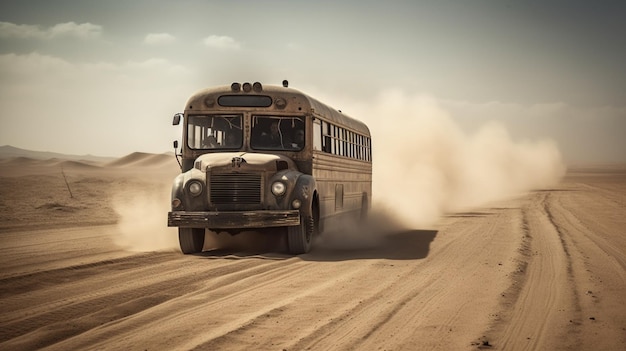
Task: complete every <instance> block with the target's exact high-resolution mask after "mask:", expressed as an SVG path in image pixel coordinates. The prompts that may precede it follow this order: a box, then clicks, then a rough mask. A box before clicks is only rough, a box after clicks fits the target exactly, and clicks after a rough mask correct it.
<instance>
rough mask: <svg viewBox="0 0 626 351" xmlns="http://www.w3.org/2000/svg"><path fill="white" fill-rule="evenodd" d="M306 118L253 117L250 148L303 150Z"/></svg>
mask: <svg viewBox="0 0 626 351" xmlns="http://www.w3.org/2000/svg"><path fill="white" fill-rule="evenodd" d="M304 136H305V134H304V117H295V116H293V117H292V116H259V115H255V116H252V134H251V136H250V147H252V148H253V149H257V150H291V151H293V150H302V149H303V148H304V140H305V138H304Z"/></svg>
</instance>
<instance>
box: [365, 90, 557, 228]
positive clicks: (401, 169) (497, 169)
mask: <svg viewBox="0 0 626 351" xmlns="http://www.w3.org/2000/svg"><path fill="white" fill-rule="evenodd" d="M361 107H365V109H364V110H363V111H361V113H360V114H359V116H363V117H361V118H363V119H364V120H365V121H366V122H367V123H368V125H369V126H370V129H371V132H372V136H373V153H374V171H373V173H374V174H373V182H374V183H373V192H374V194H373V199H374V201H375V204H374V205H375V207H376V208H381V207H384V208H387V211H388V212H391V213H393V214H394V215H395V216H398V217H399V218H400V219H401V221H402V223H403V224H405V225H408V226H410V227H412V228H419V227H424V226H429V225H432V224H433V223H434V222H435V221H436V220H437V219H438V218H440V217H441V216H442V215H443V214H445V213H447V212H455V211H461V210H465V209H468V208H471V207H475V206H480V205H484V204H486V203H488V202H490V201H495V200H500V199H503V198H506V197H509V196H514V195H517V194H520V193H523V192H526V191H529V190H533V189H540V188H545V187H549V186H553V185H555V184H557V183H558V182H559V180H560V179H561V177H562V176H563V175H564V173H565V166H564V163H563V161H562V158H561V154H560V152H559V150H558V148H557V146H556V144H555V143H554V142H552V141H550V140H535V141H529V140H526V141H514V140H512V139H511V137H510V136H509V134H508V132H507V130H506V129H505V128H504V126H503V125H501V124H500V123H498V122H496V121H494V122H490V123H487V124H485V125H483V126H481V127H480V128H479V129H478V130H477V132H476V133H473V134H469V133H466V132H464V131H463V130H462V129H461V128H460V127H459V126H458V125H457V124H456V123H455V122H454V121H453V120H452V118H451V117H450V116H449V114H448V113H447V112H446V111H444V110H443V109H442V108H441V107H440V106H439V104H438V103H437V101H436V99H434V98H432V97H428V96H423V95H413V96H411V95H407V94H405V93H403V92H400V91H387V92H385V93H383V94H381V95H380V96H379V98H378V99H377V100H376V101H375V102H373V103H372V104H370V105H367V106H364V105H361Z"/></svg>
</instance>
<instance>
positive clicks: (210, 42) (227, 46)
mask: <svg viewBox="0 0 626 351" xmlns="http://www.w3.org/2000/svg"><path fill="white" fill-rule="evenodd" d="M202 42H203V43H204V45H206V46H208V47H210V48H215V49H220V50H239V49H240V48H241V44H240V43H239V42H238V41H236V40H235V39H233V38H231V37H229V36H220V35H211V36H208V37H206V38H204V39H203V41H202Z"/></svg>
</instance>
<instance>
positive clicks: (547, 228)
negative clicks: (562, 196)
mask: <svg viewBox="0 0 626 351" xmlns="http://www.w3.org/2000/svg"><path fill="white" fill-rule="evenodd" d="M549 196H550V195H549V193H548V192H535V193H533V194H531V195H530V196H529V201H528V202H527V203H526V204H525V205H524V206H523V208H522V213H523V218H524V220H523V227H522V229H523V230H524V231H525V233H526V238H527V240H526V241H525V243H524V244H523V245H522V247H520V256H519V265H518V272H517V274H515V275H513V276H512V281H511V286H510V287H509V288H508V289H507V290H506V291H505V293H504V296H505V297H504V299H503V301H502V306H503V308H504V310H503V311H501V312H500V315H501V316H502V318H501V320H500V321H497V322H496V323H494V325H493V326H492V327H491V328H490V330H489V331H488V332H487V333H486V335H488V336H489V337H488V339H492V340H493V341H490V342H489V345H491V346H496V347H498V348H500V349H503V350H508V349H516V350H554V349H559V348H566V349H567V348H571V347H574V346H575V345H576V344H577V340H573V339H571V338H570V339H567V338H566V337H567V336H568V333H571V328H572V323H571V322H572V320H575V319H576V318H578V315H577V311H579V310H580V308H579V307H578V306H579V301H578V299H577V296H576V294H575V292H574V289H575V285H574V283H573V279H572V263H571V257H570V255H569V253H568V251H567V248H566V246H565V242H564V240H563V238H562V235H561V233H560V232H559V230H558V228H557V227H556V226H555V224H554V223H553V221H552V218H551V215H550V214H549V212H548V211H547V205H546V203H547V201H548V197H549ZM483 346H486V345H485V344H481V345H480V346H479V348H480V347H483Z"/></svg>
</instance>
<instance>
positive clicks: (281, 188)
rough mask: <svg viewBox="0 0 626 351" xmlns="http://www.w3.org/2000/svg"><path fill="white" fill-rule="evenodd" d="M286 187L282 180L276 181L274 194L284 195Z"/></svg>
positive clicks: (273, 189) (273, 186)
mask: <svg viewBox="0 0 626 351" xmlns="http://www.w3.org/2000/svg"><path fill="white" fill-rule="evenodd" d="M286 189H287V188H286V187H285V184H283V183H282V182H274V183H273V184H272V194H274V195H275V196H281V195H283V194H284V193H285V190H286Z"/></svg>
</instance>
